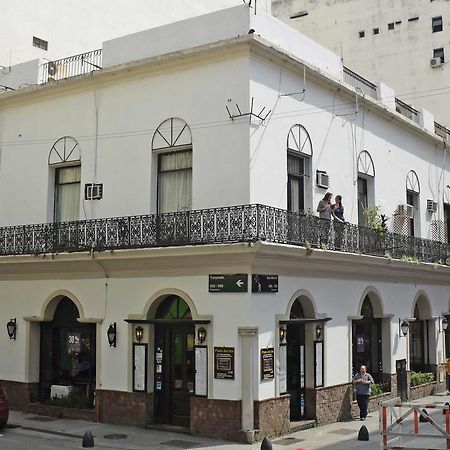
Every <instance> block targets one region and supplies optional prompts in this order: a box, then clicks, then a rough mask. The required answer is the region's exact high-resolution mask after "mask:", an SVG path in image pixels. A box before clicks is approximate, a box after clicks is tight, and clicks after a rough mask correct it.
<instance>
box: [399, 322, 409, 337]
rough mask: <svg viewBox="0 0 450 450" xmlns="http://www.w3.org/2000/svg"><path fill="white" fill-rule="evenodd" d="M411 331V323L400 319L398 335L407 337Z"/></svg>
mask: <svg viewBox="0 0 450 450" xmlns="http://www.w3.org/2000/svg"><path fill="white" fill-rule="evenodd" d="M408 331H409V322H408V321H407V320H402V319H398V335H399V336H400V337H402V336H406V335H407V334H408Z"/></svg>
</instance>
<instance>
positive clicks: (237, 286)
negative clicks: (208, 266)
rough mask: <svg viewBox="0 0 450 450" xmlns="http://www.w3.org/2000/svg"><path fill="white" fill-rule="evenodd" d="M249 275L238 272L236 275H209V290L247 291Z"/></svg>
mask: <svg viewBox="0 0 450 450" xmlns="http://www.w3.org/2000/svg"><path fill="white" fill-rule="evenodd" d="M247 291H248V275H247V274H246V273H240V274H239V273H238V274H234V275H222V274H215V275H210V276H209V292H247Z"/></svg>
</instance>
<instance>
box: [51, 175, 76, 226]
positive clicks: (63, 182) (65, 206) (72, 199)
mask: <svg viewBox="0 0 450 450" xmlns="http://www.w3.org/2000/svg"><path fill="white" fill-rule="evenodd" d="M80 177H81V166H75V167H63V168H60V169H56V180H55V222H67V221H71V220H78V219H79V218H80V179H81V178H80Z"/></svg>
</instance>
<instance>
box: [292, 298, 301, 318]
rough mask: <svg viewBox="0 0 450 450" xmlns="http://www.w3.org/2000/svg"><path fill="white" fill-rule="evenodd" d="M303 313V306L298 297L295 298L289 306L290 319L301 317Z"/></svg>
mask: <svg viewBox="0 0 450 450" xmlns="http://www.w3.org/2000/svg"><path fill="white" fill-rule="evenodd" d="M304 317H305V313H304V312H303V306H302V303H301V301H300V299H296V300H295V302H294V304H293V305H292V308H291V314H290V316H289V318H290V319H303V318H304Z"/></svg>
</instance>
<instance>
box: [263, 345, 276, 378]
mask: <svg viewBox="0 0 450 450" xmlns="http://www.w3.org/2000/svg"><path fill="white" fill-rule="evenodd" d="M260 360H261V381H264V380H272V379H273V378H274V376H275V352H274V349H273V348H262V349H261V357H260Z"/></svg>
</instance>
